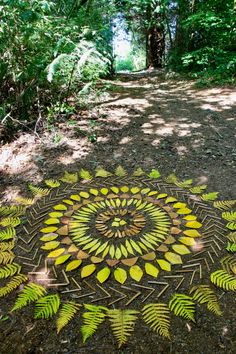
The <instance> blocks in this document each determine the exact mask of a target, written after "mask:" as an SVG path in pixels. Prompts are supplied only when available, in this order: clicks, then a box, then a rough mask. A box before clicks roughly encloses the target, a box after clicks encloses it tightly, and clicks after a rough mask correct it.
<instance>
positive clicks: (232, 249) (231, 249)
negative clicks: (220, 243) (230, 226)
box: [226, 242, 236, 253]
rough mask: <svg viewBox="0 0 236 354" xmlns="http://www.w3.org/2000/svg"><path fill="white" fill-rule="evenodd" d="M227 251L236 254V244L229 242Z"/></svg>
mask: <svg viewBox="0 0 236 354" xmlns="http://www.w3.org/2000/svg"><path fill="white" fill-rule="evenodd" d="M226 250H227V251H228V252H233V253H235V252H236V243H230V242H228V243H227V247H226Z"/></svg>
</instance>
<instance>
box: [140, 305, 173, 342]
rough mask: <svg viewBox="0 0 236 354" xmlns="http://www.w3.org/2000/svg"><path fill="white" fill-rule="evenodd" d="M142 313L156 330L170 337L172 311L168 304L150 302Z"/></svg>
mask: <svg viewBox="0 0 236 354" xmlns="http://www.w3.org/2000/svg"><path fill="white" fill-rule="evenodd" d="M142 314H143V319H144V321H145V322H146V323H147V324H148V325H150V327H151V328H152V329H153V330H154V331H155V332H157V333H159V334H160V335H161V336H163V337H167V338H169V339H170V332H169V328H170V311H169V308H168V306H167V305H166V304H160V303H159V304H148V305H146V306H144V308H143V309H142Z"/></svg>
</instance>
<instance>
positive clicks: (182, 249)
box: [172, 245, 191, 255]
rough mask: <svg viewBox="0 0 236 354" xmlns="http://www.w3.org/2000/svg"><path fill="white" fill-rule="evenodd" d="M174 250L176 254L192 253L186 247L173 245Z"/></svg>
mask: <svg viewBox="0 0 236 354" xmlns="http://www.w3.org/2000/svg"><path fill="white" fill-rule="evenodd" d="M172 248H173V250H174V251H175V252H177V253H179V254H181V255H182V254H189V253H191V252H190V251H189V249H188V248H187V247H186V246H184V245H173V246H172Z"/></svg>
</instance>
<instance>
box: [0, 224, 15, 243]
mask: <svg viewBox="0 0 236 354" xmlns="http://www.w3.org/2000/svg"><path fill="white" fill-rule="evenodd" d="M14 236H16V230H15V229H14V228H13V227H7V228H6V229H4V230H1V231H0V240H1V241H5V240H10V239H11V238H13V237H14Z"/></svg>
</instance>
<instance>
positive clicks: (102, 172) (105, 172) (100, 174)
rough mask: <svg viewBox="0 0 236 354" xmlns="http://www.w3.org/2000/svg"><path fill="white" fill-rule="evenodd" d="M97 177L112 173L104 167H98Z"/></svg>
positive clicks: (107, 175)
mask: <svg viewBox="0 0 236 354" xmlns="http://www.w3.org/2000/svg"><path fill="white" fill-rule="evenodd" d="M95 176H96V177H104V178H105V177H109V176H112V173H110V172H108V171H106V170H104V169H103V168H97V169H96V175H95Z"/></svg>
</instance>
